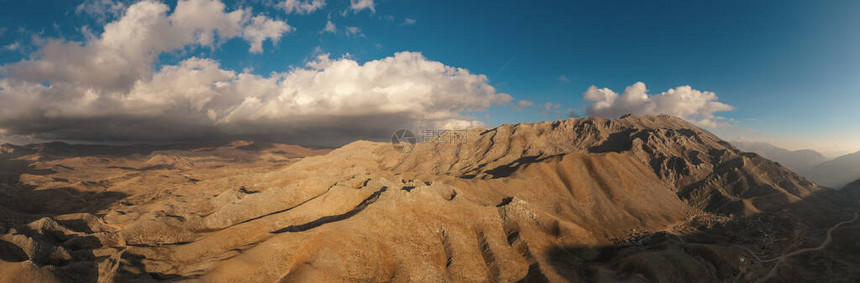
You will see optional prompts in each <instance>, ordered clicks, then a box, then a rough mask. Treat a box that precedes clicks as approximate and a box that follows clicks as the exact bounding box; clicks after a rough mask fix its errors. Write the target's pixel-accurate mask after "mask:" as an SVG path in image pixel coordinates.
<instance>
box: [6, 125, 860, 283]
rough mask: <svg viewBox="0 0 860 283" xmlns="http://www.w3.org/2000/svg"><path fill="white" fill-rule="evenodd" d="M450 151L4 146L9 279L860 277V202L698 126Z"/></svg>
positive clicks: (503, 140) (449, 146) (567, 131)
mask: <svg viewBox="0 0 860 283" xmlns="http://www.w3.org/2000/svg"><path fill="white" fill-rule="evenodd" d="M446 134H454V133H452V132H449V133H446ZM444 135H445V134H443V136H439V137H437V138H436V139H432V140H428V141H426V142H422V143H418V144H415V145H407V146H400V147H395V146H392V144H390V143H380V142H368V141H357V142H353V143H351V144H348V145H345V146H343V147H341V148H338V149H335V150H320V149H310V148H304V147H299V146H291V145H283V144H271V143H253V142H235V143H232V144H212V145H196V146H189V145H186V146H161V147H157V146H125V147H111V146H78V145H67V144H60V143H55V144H45V145H31V146H11V145H3V146H2V148H0V162H2V166H3V167H2V170H0V174H2V175H0V178H2V179H0V194H2V197H0V281H3V282H113V281H116V282H148V281H162V280H169V281H200V282H592V281H597V282H616V281H631V282H648V281H656V282H691V281H699V282H702V281H703V282H733V281H740V282H751V281H752V282H755V281H766V282H784V281H847V282H851V281H855V280H860V252H858V251H860V244H858V243H857V242H856V241H855V240H854V239H856V237H857V235H860V221H854V220H856V218H855V216H857V214H856V213H855V212H856V211H857V210H858V209H860V205H858V194H857V193H856V190H847V189H846V190H843V191H834V190H831V189H827V188H821V187H818V186H817V185H816V184H814V183H813V182H811V181H809V180H807V179H806V178H804V177H802V176H800V175H798V174H796V173H794V172H792V171H790V170H788V169H786V168H784V167H782V166H780V165H779V164H777V163H775V162H772V161H770V160H767V159H765V158H763V157H761V156H758V155H756V154H752V153H744V152H741V151H740V150H738V149H736V148H735V147H734V146H732V145H731V144H729V143H727V142H725V141H722V140H720V139H719V138H718V137H716V136H714V135H713V134H711V133H709V132H707V131H704V130H702V129H699V128H697V127H695V126H693V125H691V124H689V123H688V122H685V121H684V120H682V119H680V118H676V117H670V116H656V117H652V116H626V117H623V118H621V119H616V120H608V119H602V118H584V119H568V120H560V121H555V122H541V123H534V124H518V125H504V126H501V127H497V128H494V129H477V130H469V131H466V132H457V133H456V137H454V138H452V137H450V136H444Z"/></svg>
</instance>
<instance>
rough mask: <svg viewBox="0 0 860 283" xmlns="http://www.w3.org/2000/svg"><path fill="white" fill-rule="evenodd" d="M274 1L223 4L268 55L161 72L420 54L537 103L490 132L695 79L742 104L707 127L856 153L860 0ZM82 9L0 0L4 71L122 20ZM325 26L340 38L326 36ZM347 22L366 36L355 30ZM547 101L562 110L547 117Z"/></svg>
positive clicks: (221, 55) (209, 52) (233, 55)
mask: <svg viewBox="0 0 860 283" xmlns="http://www.w3.org/2000/svg"><path fill="white" fill-rule="evenodd" d="M91 2H92V1H91ZM95 2H101V1H95ZM277 2H278V1H274V0H266V1H238V2H230V1H225V4H226V7H227V10H236V9H242V8H251V9H252V11H253V13H255V14H260V15H265V16H267V17H269V18H271V19H275V20H281V21H284V22H286V24H288V25H289V26H291V27H292V28H294V29H295V30H293V31H291V32H289V33H286V34H284V35H283V36H282V37H280V39H279V40H278V42H277V44H273V42H272V41H271V40H269V41H265V42H264V45H263V47H264V48H263V51H262V52H261V53H252V52H248V48H249V43H248V42H246V41H243V40H241V39H230V40H226V41H224V42H220V43H218V44H216V45H213V46H194V45H189V46H186V47H184V48H183V49H181V50H173V51H169V52H164V53H163V54H160V55H159V56H158V60H156V61H155V62H153V65H154V69H155V70H158V69H159V68H160V66H165V65H175V64H178V63H179V62H181V61H182V60H185V59H187V58H189V57H192V56H196V57H199V58H211V59H213V60H216V61H217V62H219V63H220V66H221V68H223V69H227V70H234V71H236V72H241V71H242V70H249V72H250V73H253V74H258V75H261V76H266V75H268V74H271V73H272V72H284V71H286V70H290V69H291V68H302V67H304V66H305V64H306V63H307V62H309V61H313V60H314V58H315V56H316V55H318V54H319V53H328V54H330V55H331V57H332V58H341V57H343V56H344V55H345V54H349V55H348V56H349V57H348V58H351V59H352V60H355V61H357V62H358V63H363V62H367V61H371V60H378V59H383V58H386V57H390V56H393V55H394V54H395V52H400V51H413V52H420V53H421V54H423V56H424V57H426V59H427V60H431V61H436V62H441V63H442V64H444V65H447V66H452V67H459V68H464V69H467V70H468V71H469V72H470V73H472V74H483V75H486V77H487V78H488V79H489V81H488V83H489V85H492V86H493V87H495V88H496V91H497V92H498V93H506V94H509V95H510V96H512V98H513V100H512V103H516V102H517V101H519V100H527V101H530V102H533V104H534V105H533V106H530V107H521V108H516V107H510V105H508V104H496V105H492V106H489V107H487V108H483V109H479V111H475V112H468V113H464V114H466V115H472V116H474V118H475V119H477V120H479V121H481V122H484V123H485V124H486V125H487V126H495V125H499V124H501V123H517V122H533V121H541V120H554V119H561V118H566V117H567V116H568V114H569V110H571V111H574V112H576V113H577V114H582V115H584V114H586V112H587V111H586V108H587V107H588V106H589V105H590V104H591V102H590V101H587V100H585V99H583V92H585V91H586V90H587V89H588V88H589V87H590V86H592V85H595V86H597V87H599V88H609V89H612V90H614V91H615V92H618V93H621V92H622V91H623V90H624V88H625V87H627V86H630V85H633V84H634V83H636V82H643V83H645V84H646V85H647V88H648V90H649V92H648V93H649V94H652V95H654V94H659V93H661V92H664V91H666V90H668V89H670V88H675V87H678V86H685V85H689V86H691V87H692V88H693V89H695V90H701V91H709V92H714V93H715V94H716V95H717V96H718V97H719V99H718V101H719V102H721V103H724V104H727V105H731V106H733V108H734V110H732V111H724V112H718V113H717V115H718V116H720V117H723V118H725V120H723V123H722V125H721V126H719V127H714V128H709V129H710V130H711V131H713V132H715V133H717V134H718V135H721V136H722V137H723V138H725V139H729V140H736V139H747V140H762V141H769V142H772V143H775V144H777V145H781V146H784V147H788V148H794V149H798V148H814V149H817V150H820V151H838V152H848V151H851V152H853V151H857V150H860V134H858V133H860V123H858V121H860V111H857V110H856V108H857V106H858V105H860V95H858V94H860V52H858V50H860V17H857V16H856V14H857V13H858V12H860V2H858V1H719V2H716V1H658V2H649V3H642V2H641V1H588V2H580V1H532V2H523V1H493V2H491V3H490V2H486V1H414V0H405V1H396V0H390V1H384V0H377V1H375V3H373V9H372V10H371V9H362V10H358V11H355V10H350V9H349V8H350V6H351V3H350V2H349V1H342V0H341V1H339V0H328V1H325V2H326V4H325V6H324V7H323V8H320V9H318V10H315V11H313V12H311V13H308V14H297V13H287V12H286V11H284V10H283V9H279V8H276V7H273V6H274V5H273V4H277ZM371 2H373V1H371ZM81 3H83V2H81V1H47V2H45V1H7V0H3V1H0V5H2V6H3V7H4V9H2V11H0V45H2V46H4V49H3V50H2V51H0V64H12V63H15V62H18V61H20V60H22V59H26V58H32V57H33V56H36V57H38V50H39V49H40V48H41V47H40V43H39V42H38V40H34V39H33V38H34V37H38V38H63V39H64V40H67V41H79V42H85V41H86V40H87V38H86V36H85V35H84V34H85V33H84V32H82V31H83V30H90V31H91V33H93V34H95V35H98V34H100V33H101V32H102V29H103V26H104V23H105V22H111V21H114V20H117V19H118V18H120V17H122V14H121V13H122V11H121V12H120V14H115V15H113V16H111V15H107V16H102V17H101V19H100V18H99V17H98V16H94V15H93V14H88V13H86V12H85V11H82V10H81V11H78V10H77V7H78V6H79V5H80V4H81ZM164 3H166V4H167V5H168V6H169V7H171V8H170V9H171V10H172V9H173V8H174V7H176V2H175V1H168V2H164ZM130 4H132V2H127V3H125V5H124V7H128V6H129V5H130ZM329 20H330V21H331V22H332V23H333V24H335V26H336V27H337V33H325V32H321V31H322V30H323V29H324V28H325V26H326V23H327V21H329ZM84 26H86V27H87V28H86V29H84V28H83V27H84ZM347 27H355V28H358V29H360V33H358V34H353V35H348V34H346V29H347ZM34 54H35V55H34ZM0 75H2V74H0ZM547 103H551V104H553V105H555V104H559V106H553V110H554V111H544V110H545V106H546V104H547ZM2 107H6V106H2Z"/></svg>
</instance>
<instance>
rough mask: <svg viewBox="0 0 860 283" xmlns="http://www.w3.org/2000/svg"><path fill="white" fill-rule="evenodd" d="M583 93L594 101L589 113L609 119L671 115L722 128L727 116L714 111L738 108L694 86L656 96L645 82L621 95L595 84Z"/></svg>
mask: <svg viewBox="0 0 860 283" xmlns="http://www.w3.org/2000/svg"><path fill="white" fill-rule="evenodd" d="M583 96H584V98H585V100H587V101H590V102H591V103H592V104H591V105H588V106H587V107H586V113H587V114H588V115H590V116H601V117H607V118H615V117H619V116H622V115H624V114H637V115H659V114H669V115H675V116H680V117H683V118H685V119H687V120H690V121H693V122H695V123H697V124H699V125H702V126H706V127H718V126H721V125H724V124H725V123H721V122H719V121H720V120H725V118H724V117H721V116H717V115H715V114H714V113H716V112H723V111H732V110H734V107H732V106H731V105H728V104H725V103H722V102H719V101H717V99H718V98H717V95H716V94H715V93H713V92H710V91H699V90H695V89H693V88H692V87H690V86H679V87H676V88H671V89H669V90H667V91H665V92H662V93H659V94H655V95H648V89H647V88H646V87H645V84H644V83H642V82H637V83H635V84H633V85H631V86H628V87H627V88H626V89H624V92H623V93H621V94H618V93H616V92H614V91H612V90H611V89H608V88H598V87H597V86H591V87H589V88H588V90H586V91H585V93H584V94H583Z"/></svg>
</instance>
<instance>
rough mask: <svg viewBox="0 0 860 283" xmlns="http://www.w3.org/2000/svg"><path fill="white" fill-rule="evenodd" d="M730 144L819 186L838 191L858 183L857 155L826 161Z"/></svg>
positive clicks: (804, 153)
mask: <svg viewBox="0 0 860 283" xmlns="http://www.w3.org/2000/svg"><path fill="white" fill-rule="evenodd" d="M732 144H733V145H735V146H737V147H738V148H739V149H741V150H744V151H749V152H755V153H758V154H760V155H762V156H763V157H765V158H767V159H770V160H773V161H776V162H779V163H780V164H781V165H783V166H785V167H786V168H789V169H791V170H793V171H795V172H797V173H800V174H802V175H804V176H806V177H807V178H809V179H811V180H813V181H815V182H816V183H818V184H820V185H822V186H827V187H830V188H834V189H841V188H843V187H845V186H846V185H848V183H851V182H853V181H856V180H860V152H856V153H853V154H846V155H843V156H840V157H837V158H834V159H827V158H826V157H824V155H822V154H821V153H819V152H817V151H814V150H808V149H804V150H794V151H792V150H787V149H784V148H780V147H777V146H774V145H772V144H768V143H763V142H743V141H733V142H732Z"/></svg>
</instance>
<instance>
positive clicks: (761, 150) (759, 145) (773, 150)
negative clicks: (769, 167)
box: [732, 141, 827, 179]
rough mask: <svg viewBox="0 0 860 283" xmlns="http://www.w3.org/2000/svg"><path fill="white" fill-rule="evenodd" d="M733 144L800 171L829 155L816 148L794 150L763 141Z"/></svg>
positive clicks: (823, 160)
mask: <svg viewBox="0 0 860 283" xmlns="http://www.w3.org/2000/svg"><path fill="white" fill-rule="evenodd" d="M732 144H734V145H735V146H737V147H738V148H739V149H741V150H743V151H748V152H755V153H758V154H759V155H761V156H764V158H767V159H770V160H773V161H776V162H779V163H780V164H782V166H785V167H787V168H788V169H791V170H793V171H795V172H798V173H804V172H807V171H809V169H810V168H812V167H813V166H815V165H818V164H821V163H823V162H825V161H827V157H825V156H824V155H823V154H821V153H819V152H817V151H814V150H808V149H803V150H794V151H792V150H788V149H784V148H781V147H778V146H775V145H772V144H769V143H763V142H741V141H733V142H732ZM813 179H814V178H813Z"/></svg>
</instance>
